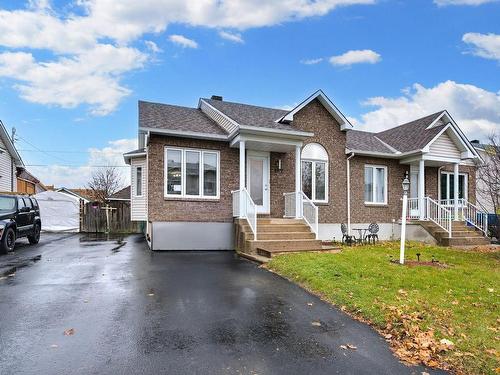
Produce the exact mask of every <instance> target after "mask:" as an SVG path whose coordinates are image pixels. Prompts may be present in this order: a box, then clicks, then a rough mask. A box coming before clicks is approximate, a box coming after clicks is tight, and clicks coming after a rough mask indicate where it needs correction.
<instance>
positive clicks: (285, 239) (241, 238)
mask: <svg viewBox="0 0 500 375" xmlns="http://www.w3.org/2000/svg"><path fill="white" fill-rule="evenodd" d="M235 247H236V250H237V251H240V252H243V253H246V254H254V255H260V256H263V257H266V258H271V257H272V256H273V255H276V254H282V253H287V252H296V251H320V250H324V248H323V246H322V243H321V240H316V239H315V235H314V233H313V232H312V231H311V229H310V228H309V226H308V225H307V224H306V223H305V222H304V221H303V220H300V219H281V218H279V219H275V218H267V217H266V218H258V219H257V240H255V239H254V236H253V233H252V230H251V228H250V226H249V225H248V222H247V221H246V220H245V219H235Z"/></svg>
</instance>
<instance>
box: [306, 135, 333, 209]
mask: <svg viewBox="0 0 500 375" xmlns="http://www.w3.org/2000/svg"><path fill="white" fill-rule="evenodd" d="M301 160H302V191H303V192H304V194H305V195H306V196H307V197H308V198H309V199H311V200H312V201H313V202H319V203H326V202H328V153H327V152H326V150H325V148H324V147H323V146H322V145H320V144H319V143H308V144H307V145H305V146H304V148H303V149H302V152H301Z"/></svg>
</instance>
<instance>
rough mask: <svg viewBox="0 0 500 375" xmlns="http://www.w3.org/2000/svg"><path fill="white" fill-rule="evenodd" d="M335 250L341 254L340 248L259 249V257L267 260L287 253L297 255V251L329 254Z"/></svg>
mask: <svg viewBox="0 0 500 375" xmlns="http://www.w3.org/2000/svg"><path fill="white" fill-rule="evenodd" d="M335 250H338V251H339V252H340V248H339V247H338V248H333V247H331V248H328V249H324V248H321V249H301V250H297V249H286V250H272V249H269V248H265V247H264V248H261V247H259V248H257V255H259V256H261V257H265V258H272V257H273V256H275V255H279V254H287V253H295V252H297V251H300V252H305V251H328V252H332V251H335Z"/></svg>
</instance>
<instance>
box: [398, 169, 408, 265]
mask: <svg viewBox="0 0 500 375" xmlns="http://www.w3.org/2000/svg"><path fill="white" fill-rule="evenodd" d="M402 186H403V210H402V211H403V212H402V213H401V245H400V248H399V263H401V264H404V263H405V237H406V210H407V208H408V207H407V206H408V190H410V180H409V178H408V171H406V172H405V177H404V179H403V183H402Z"/></svg>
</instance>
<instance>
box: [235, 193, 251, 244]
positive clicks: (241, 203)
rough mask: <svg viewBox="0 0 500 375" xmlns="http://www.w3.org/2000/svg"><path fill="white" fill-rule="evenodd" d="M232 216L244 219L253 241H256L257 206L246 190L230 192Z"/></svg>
mask: <svg viewBox="0 0 500 375" xmlns="http://www.w3.org/2000/svg"><path fill="white" fill-rule="evenodd" d="M231 194H232V195H233V216H234V217H239V218H240V219H246V220H247V222H248V225H250V229H251V230H252V233H253V239H254V240H257V206H256V205H255V203H254V201H253V200H252V197H250V193H249V192H248V191H247V189H246V188H243V189H240V190H235V191H232V192H231Z"/></svg>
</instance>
